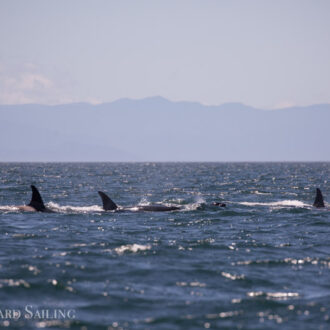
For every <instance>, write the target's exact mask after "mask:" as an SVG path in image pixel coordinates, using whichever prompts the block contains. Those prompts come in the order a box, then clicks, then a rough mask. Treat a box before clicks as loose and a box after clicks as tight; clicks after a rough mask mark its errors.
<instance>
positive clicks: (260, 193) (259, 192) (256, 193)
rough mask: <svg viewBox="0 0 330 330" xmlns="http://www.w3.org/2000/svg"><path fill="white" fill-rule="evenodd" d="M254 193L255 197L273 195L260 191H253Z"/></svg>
mask: <svg viewBox="0 0 330 330" xmlns="http://www.w3.org/2000/svg"><path fill="white" fill-rule="evenodd" d="M252 193H253V194H255V195H271V193H268V192H261V191H258V190H255V191H252Z"/></svg>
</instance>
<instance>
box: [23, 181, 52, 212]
mask: <svg viewBox="0 0 330 330" xmlns="http://www.w3.org/2000/svg"><path fill="white" fill-rule="evenodd" d="M31 189H32V198H31V202H30V203H29V204H28V205H23V206H18V208H19V209H20V210H21V211H27V212H54V211H52V210H50V209H49V208H47V207H46V206H45V204H44V202H43V200H42V198H41V195H40V193H39V191H38V189H37V188H36V187H35V186H34V185H31Z"/></svg>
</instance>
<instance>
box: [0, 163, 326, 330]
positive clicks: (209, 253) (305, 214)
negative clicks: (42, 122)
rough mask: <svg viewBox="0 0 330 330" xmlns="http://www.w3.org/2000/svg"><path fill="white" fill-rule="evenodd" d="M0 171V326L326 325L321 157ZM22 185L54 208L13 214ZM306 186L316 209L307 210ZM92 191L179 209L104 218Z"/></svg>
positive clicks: (26, 194)
mask: <svg viewBox="0 0 330 330" xmlns="http://www.w3.org/2000/svg"><path fill="white" fill-rule="evenodd" d="M0 173H1V175H0V327H7V328H11V329H15V328H21V329H35V328H44V329H48V328H49V329H57V328H58V329H59V328H70V329H83V330H85V329H203V328H204V329H205V328H206V329H208V328H211V329H212V328H221V329H295V330H296V329H330V239H329V237H330V206H329V200H330V199H329V198H330V186H329V178H330V163H0ZM30 184H34V185H36V186H37V187H38V189H39V191H40V193H41V195H42V196H43V199H44V202H45V204H46V205H47V206H48V207H49V208H51V209H53V210H54V211H56V213H37V212H36V213H32V212H21V211H19V210H18V208H17V207H16V206H17V205H24V204H28V203H29V201H30V198H31V190H30ZM316 187H320V188H321V190H322V192H323V195H324V197H325V202H326V207H325V208H324V209H316V208H313V207H312V204H313V200H314V197H315V188H316ZM98 190H102V191H104V192H106V193H107V194H108V195H109V196H110V197H111V198H112V199H113V200H114V201H115V202H116V203H117V204H118V205H120V206H123V207H127V206H134V205H148V204H155V203H159V204H162V205H176V206H177V205H178V206H180V207H181V208H182V209H181V210H179V211H171V212H138V211H134V210H135V209H134V208H133V209H132V210H131V211H126V212H104V211H102V207H101V200H100V198H99V196H98V194H97V191H98ZM213 202H225V203H226V204H227V207H226V208H219V207H216V206H212V203H213Z"/></svg>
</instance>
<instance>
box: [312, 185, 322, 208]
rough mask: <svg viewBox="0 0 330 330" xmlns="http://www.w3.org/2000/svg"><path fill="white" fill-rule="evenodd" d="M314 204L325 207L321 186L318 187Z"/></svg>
mask: <svg viewBox="0 0 330 330" xmlns="http://www.w3.org/2000/svg"><path fill="white" fill-rule="evenodd" d="M313 206H315V207H324V201H323V196H322V192H321V190H320V189H319V188H316V197H315V201H314V204H313Z"/></svg>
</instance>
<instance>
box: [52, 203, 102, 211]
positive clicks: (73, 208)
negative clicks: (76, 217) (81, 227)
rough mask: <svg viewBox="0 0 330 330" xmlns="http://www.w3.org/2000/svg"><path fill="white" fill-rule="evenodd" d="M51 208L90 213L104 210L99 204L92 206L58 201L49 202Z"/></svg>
mask: <svg viewBox="0 0 330 330" xmlns="http://www.w3.org/2000/svg"><path fill="white" fill-rule="evenodd" d="M47 207H49V208H50V209H51V210H53V211H56V212H60V213H89V212H102V211H103V208H102V207H101V206H99V205H91V206H73V205H63V206H61V205H59V204H57V203H53V202H49V203H48V204H47Z"/></svg>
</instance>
